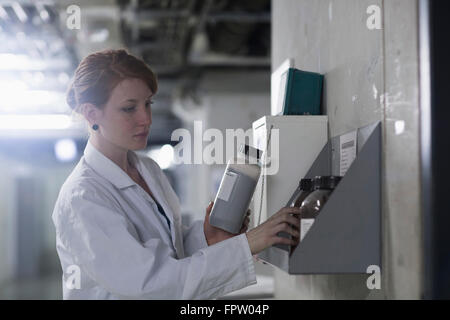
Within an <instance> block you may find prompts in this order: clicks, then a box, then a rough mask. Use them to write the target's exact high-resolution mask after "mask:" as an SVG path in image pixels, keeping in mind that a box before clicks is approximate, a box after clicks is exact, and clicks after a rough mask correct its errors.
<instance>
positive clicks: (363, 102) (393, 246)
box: [272, 0, 422, 299]
mask: <svg viewBox="0 0 450 320" xmlns="http://www.w3.org/2000/svg"><path fill="white" fill-rule="evenodd" d="M370 5H376V6H378V7H379V8H380V9H381V17H382V28H381V29H380V30H369V28H367V24H366V22H367V19H368V18H369V16H370V14H368V13H367V12H366V10H367V8H368V7H369V6H370ZM417 16H418V12H417V1H413V0H389V1H382V0H369V1H367V0H320V1H311V0H283V1H272V70H274V69H276V68H277V67H278V66H279V65H280V64H281V63H282V62H283V61H284V60H285V59H288V58H294V60H295V67H296V68H299V69H302V70H305V71H313V72H320V73H322V74H324V75H325V85H324V94H323V99H324V100H323V101H324V112H325V113H326V114H327V115H328V116H329V134H330V137H333V136H336V135H340V134H342V133H345V132H347V131H350V130H353V129H355V128H358V127H361V126H364V125H367V124H370V123H373V122H376V121H380V120H381V121H382V124H383V155H382V157H383V164H382V168H383V170H382V189H383V190H382V192H383V193H382V198H383V200H382V202H383V203H382V219H383V220H382V228H383V231H382V250H383V252H382V283H381V290H369V289H367V286H366V281H367V278H368V275H302V276H294V275H288V274H286V273H284V272H283V271H280V270H278V269H276V270H275V292H276V297H277V298H281V299H303V298H306V299H320V298H326V299H347V298H353V299H371V298H387V299H404V298H412V299H415V298H420V296H421V291H422V284H421V281H422V277H421V272H422V264H421V261H422V260H421V259H422V249H421V238H422V235H421V228H420V227H421V213H420V210H419V207H420V203H419V184H420V181H419V92H418V81H419V78H418V63H419V60H418V32H417V30H418V19H417Z"/></svg>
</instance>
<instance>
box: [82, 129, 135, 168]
mask: <svg viewBox="0 0 450 320" xmlns="http://www.w3.org/2000/svg"><path fill="white" fill-rule="evenodd" d="M89 141H90V143H91V144H92V145H93V146H94V147H95V148H96V149H97V150H98V151H100V152H101V153H102V154H103V155H104V156H105V157H107V158H108V159H109V160H111V161H112V162H114V163H115V164H116V165H117V166H119V168H121V169H122V170H123V171H124V172H125V173H127V174H130V173H131V171H132V169H133V168H132V166H131V165H130V163H129V161H128V149H123V148H120V147H118V146H116V145H114V144H112V143H110V142H108V141H105V140H102V141H101V142H100V141H99V138H98V137H97V136H96V135H91V137H90V138H89Z"/></svg>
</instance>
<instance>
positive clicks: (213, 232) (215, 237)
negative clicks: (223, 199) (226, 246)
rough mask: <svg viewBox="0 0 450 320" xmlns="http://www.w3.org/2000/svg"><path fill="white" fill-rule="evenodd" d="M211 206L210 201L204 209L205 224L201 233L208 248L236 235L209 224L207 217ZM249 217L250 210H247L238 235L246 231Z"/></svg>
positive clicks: (212, 203)
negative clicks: (203, 234)
mask: <svg viewBox="0 0 450 320" xmlns="http://www.w3.org/2000/svg"><path fill="white" fill-rule="evenodd" d="M213 205H214V201H211V202H210V203H209V205H208V207H207V208H206V216H205V222H204V223H203V231H204V233H205V238H206V242H207V243H208V246H210V245H213V244H215V243H217V242H220V241H223V240H226V239H229V238H231V237H234V236H236V234H233V233H230V232H227V231H225V230H222V229H219V228H216V227H213V226H212V225H210V224H209V216H210V214H211V210H212V207H213ZM249 216H250V209H249V210H247V215H246V217H245V219H244V222H243V223H242V228H241V230H240V231H239V233H238V234H242V233H244V232H246V231H247V228H248V224H249V222H250V218H249Z"/></svg>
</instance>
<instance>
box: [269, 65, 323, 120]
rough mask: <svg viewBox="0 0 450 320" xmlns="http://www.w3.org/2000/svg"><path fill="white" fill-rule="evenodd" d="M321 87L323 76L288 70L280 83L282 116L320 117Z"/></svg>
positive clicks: (293, 69) (292, 69)
mask: <svg viewBox="0 0 450 320" xmlns="http://www.w3.org/2000/svg"><path fill="white" fill-rule="evenodd" d="M322 85H323V75H321V74H319V73H314V72H307V71H302V70H298V69H295V68H289V69H288V70H287V71H286V72H285V73H283V75H282V76H281V83H280V86H281V87H280V95H281V97H280V98H281V99H280V100H281V101H280V100H279V101H278V102H279V103H280V102H281V103H282V105H281V108H280V109H281V110H282V112H283V115H320V114H321V113H320V104H321V103H320V102H321V98H322ZM280 109H279V110H280Z"/></svg>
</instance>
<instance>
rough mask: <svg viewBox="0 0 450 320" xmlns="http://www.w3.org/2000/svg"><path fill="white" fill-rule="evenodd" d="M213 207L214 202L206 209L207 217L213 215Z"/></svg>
mask: <svg viewBox="0 0 450 320" xmlns="http://www.w3.org/2000/svg"><path fill="white" fill-rule="evenodd" d="M213 205H214V201H210V202H209V204H208V207H207V208H206V216H209V214H210V213H211V210H212V207H213Z"/></svg>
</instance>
